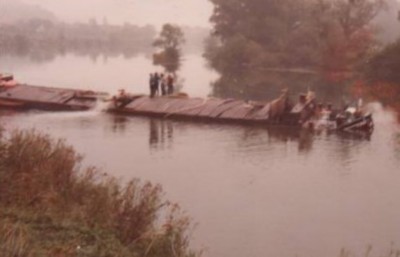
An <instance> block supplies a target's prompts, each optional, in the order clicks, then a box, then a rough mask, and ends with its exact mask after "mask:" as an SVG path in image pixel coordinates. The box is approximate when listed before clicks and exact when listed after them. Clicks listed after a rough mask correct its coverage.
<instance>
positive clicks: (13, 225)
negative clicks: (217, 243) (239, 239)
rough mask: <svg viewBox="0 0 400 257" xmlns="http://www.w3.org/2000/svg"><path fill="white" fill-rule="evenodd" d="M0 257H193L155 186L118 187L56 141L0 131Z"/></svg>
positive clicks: (181, 218) (173, 209)
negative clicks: (83, 164) (85, 165)
mask: <svg viewBox="0 0 400 257" xmlns="http://www.w3.org/2000/svg"><path fill="white" fill-rule="evenodd" d="M0 210H1V211H0V235H2V236H0V256H2V253H3V254H5V255H3V256H21V257H22V256H29V257H30V256H96V257H98V256H148V257H152V256H165V257H168V256H171V257H184V256H195V255H198V253H194V252H193V251H191V250H190V249H189V237H190V233H189V232H190V230H191V228H192V227H193V226H192V225H191V221H190V219H189V218H188V217H187V216H186V215H184V213H183V212H182V211H181V210H180V208H179V206H178V205H176V204H172V203H170V202H168V201H166V200H164V194H163V191H162V188H161V186H160V185H153V184H152V183H150V182H142V181H140V180H139V179H133V180H131V181H129V182H128V183H125V184H121V183H120V182H119V181H117V180H116V179H115V178H113V177H111V176H108V175H107V174H104V173H102V172H101V171H99V170H98V169H97V168H95V167H86V168H84V167H82V156H80V155H79V154H77V153H76V152H75V150H74V149H73V147H71V146H68V145H67V144H66V143H65V142H64V141H63V140H54V139H52V138H50V137H49V136H48V135H45V134H41V133H38V132H36V131H33V130H31V131H20V130H17V131H12V132H9V133H8V132H7V133H4V131H3V130H0Z"/></svg>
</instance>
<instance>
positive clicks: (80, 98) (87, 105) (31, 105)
mask: <svg viewBox="0 0 400 257" xmlns="http://www.w3.org/2000/svg"><path fill="white" fill-rule="evenodd" d="M99 95H100V94H99V93H95V92H93V91H85V90H75V89H65V88H55V87H45V86H34V85H26V84H19V83H17V82H16V81H15V80H14V78H13V76H12V75H1V74H0V107H1V108H11V109H19V110H27V109H37V110H47V111H85V110H89V109H92V108H94V107H95V106H96V103H97V100H98V98H99Z"/></svg>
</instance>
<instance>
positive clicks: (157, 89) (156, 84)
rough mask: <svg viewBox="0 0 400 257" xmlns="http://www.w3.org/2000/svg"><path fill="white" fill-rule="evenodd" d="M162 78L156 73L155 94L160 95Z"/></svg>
mask: <svg viewBox="0 0 400 257" xmlns="http://www.w3.org/2000/svg"><path fill="white" fill-rule="evenodd" d="M159 85H160V76H159V75H158V73H157V72H155V73H154V94H155V95H158V94H159V92H160V91H159Z"/></svg>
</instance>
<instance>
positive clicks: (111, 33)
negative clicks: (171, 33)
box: [0, 19, 156, 56]
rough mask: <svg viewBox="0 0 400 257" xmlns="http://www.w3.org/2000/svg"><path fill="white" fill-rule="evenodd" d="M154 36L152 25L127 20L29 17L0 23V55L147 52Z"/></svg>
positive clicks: (128, 53)
mask: <svg viewBox="0 0 400 257" xmlns="http://www.w3.org/2000/svg"><path fill="white" fill-rule="evenodd" d="M155 35H156V30H155V28H154V27H152V26H143V27H141V26H136V25H132V24H129V23H126V24H124V25H110V24H108V23H107V22H106V21H104V22H103V23H102V24H99V23H98V22H97V21H96V20H94V19H92V20H90V21H89V22H88V23H75V24H68V23H62V22H54V21H50V20H45V19H31V20H29V21H20V22H17V23H12V24H1V25H0V51H1V53H0V54H19V55H24V54H29V53H31V52H40V51H43V50H45V51H48V52H49V51H53V52H65V51H73V52H78V53H79V52H97V53H109V54H115V53H119V54H121V53H122V54H125V55H128V56H130V55H133V54H135V53H137V52H139V51H147V52H148V51H151V43H152V41H153V39H154V37H155Z"/></svg>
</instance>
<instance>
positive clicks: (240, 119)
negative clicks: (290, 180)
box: [107, 90, 373, 133]
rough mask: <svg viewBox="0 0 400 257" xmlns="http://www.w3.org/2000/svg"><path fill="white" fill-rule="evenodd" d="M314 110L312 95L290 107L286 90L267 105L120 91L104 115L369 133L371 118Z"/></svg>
mask: <svg viewBox="0 0 400 257" xmlns="http://www.w3.org/2000/svg"><path fill="white" fill-rule="evenodd" d="M317 107H318V105H317V104H316V97H315V94H314V93H313V92H307V93H306V94H301V95H300V96H299V99H298V102H297V103H296V104H293V102H292V101H291V99H290V98H289V95H288V91H287V90H283V92H282V94H281V95H280V96H279V97H278V98H277V99H275V100H273V101H271V102H253V101H244V100H237V99H220V98H206V99H203V98H191V97H188V96H187V95H186V94H178V95H171V96H158V97H149V96H146V95H135V94H126V93H125V92H124V91H122V92H120V93H119V94H118V95H116V96H114V97H113V99H112V100H111V104H110V105H109V107H108V108H107V111H108V112H111V113H117V114H123V115H141V116H150V117H161V118H178V119H190V120H210V121H220V122H236V123H244V124H262V125H282V126H292V127H299V128H307V129H312V130H315V129H321V128H322V127H323V126H320V125H321V124H322V123H325V124H326V126H324V129H327V130H329V131H365V132H367V133H372V130H373V120H372V115H371V114H364V113H363V112H361V111H358V112H357V115H355V114H356V113H354V115H353V116H350V115H348V112H347V111H346V112H343V113H342V112H338V111H333V110H332V109H331V110H329V109H324V110H322V109H321V110H319V109H318V108H317ZM322 111H323V114H322V115H321V112H322ZM344 115H346V116H344ZM356 116H357V117H356ZM343 117H346V119H343ZM352 117H354V118H352Z"/></svg>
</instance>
